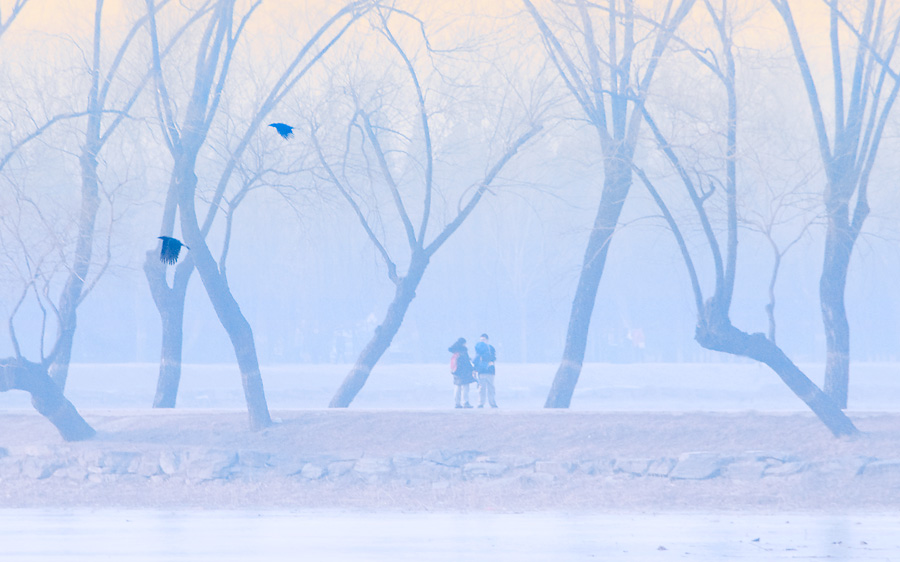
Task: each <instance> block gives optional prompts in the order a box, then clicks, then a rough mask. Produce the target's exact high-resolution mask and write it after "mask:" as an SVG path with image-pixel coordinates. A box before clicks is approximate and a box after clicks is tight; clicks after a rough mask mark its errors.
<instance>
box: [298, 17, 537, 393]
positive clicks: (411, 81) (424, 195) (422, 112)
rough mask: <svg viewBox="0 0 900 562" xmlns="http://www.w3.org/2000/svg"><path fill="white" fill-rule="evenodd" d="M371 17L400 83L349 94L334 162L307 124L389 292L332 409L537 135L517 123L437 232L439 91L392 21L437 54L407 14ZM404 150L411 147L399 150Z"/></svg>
mask: <svg viewBox="0 0 900 562" xmlns="http://www.w3.org/2000/svg"><path fill="white" fill-rule="evenodd" d="M377 16H378V17H377V21H376V22H375V23H374V25H375V28H376V30H377V32H378V33H379V34H380V36H381V38H382V39H383V40H384V41H386V42H387V46H388V52H389V53H390V54H391V55H392V56H394V57H396V60H397V61H398V62H399V66H400V68H401V69H402V70H401V72H402V73H404V74H405V80H406V83H405V84H404V85H403V86H402V87H400V88H398V87H397V85H396V84H391V85H389V86H385V87H384V88H376V90H377V93H376V95H375V96H374V99H375V102H373V107H368V106H367V105H366V103H365V100H362V99H361V96H359V95H358V94H357V93H355V92H351V97H352V98H353V104H354V109H353V110H352V115H351V116H350V118H349V124H348V126H347V128H346V135H345V137H344V140H343V142H342V143H341V144H342V145H343V147H345V149H344V150H343V154H342V156H341V157H340V158H341V160H340V162H339V164H335V163H333V160H334V158H333V157H330V155H329V154H327V153H326V149H325V148H324V147H323V145H322V143H321V139H320V136H321V131H320V129H319V127H318V126H316V125H315V124H314V125H313V127H312V140H313V143H314V145H315V147H316V151H317V153H318V156H319V160H320V163H321V168H322V171H323V174H324V177H325V178H326V179H327V181H329V182H331V183H332V184H333V185H335V186H336V187H337V189H338V190H339V191H340V193H341V195H342V196H343V198H344V199H345V200H346V202H347V204H348V205H349V206H350V208H351V209H352V210H353V212H354V213H355V215H356V217H357V219H358V220H359V224H360V225H361V226H362V228H363V230H364V231H365V233H366V236H367V237H368V238H369V240H370V241H371V243H372V245H373V246H374V248H375V249H376V251H377V252H378V255H379V256H380V257H381V259H382V260H383V261H384V264H385V266H386V268H387V274H388V278H389V279H390V280H391V282H392V283H393V284H394V287H395V292H394V297H393V299H392V301H391V303H390V305H389V306H388V308H387V312H386V313H385V316H384V319H383V320H382V322H381V324H380V325H378V326H377V327H376V328H375V333H374V334H373V335H372V337H371V339H370V340H369V341H368V343H367V344H366V345H365V347H364V348H363V349H362V351H361V352H360V354H359V356H358V358H357V360H356V363H355V364H354V366H353V368H352V369H351V370H350V372H349V373H348V374H347V376H346V377H345V379H344V381H343V383H342V384H341V386H340V388H338V390H337V391H336V392H335V394H334V396H333V397H332V399H331V402H330V403H329V407H332V408H345V407H348V406H349V405H350V403H351V402H352V401H353V399H354V398H355V397H356V395H357V394H358V393H359V391H360V390H361V389H362V387H363V385H364V384H365V382H366V380H367V379H368V377H369V374H370V373H371V371H372V368H373V367H374V366H375V364H376V363H377V362H378V360H379V359H380V358H381V357H382V355H383V354H384V352H385V351H386V350H387V349H388V347H389V346H390V345H391V342H392V341H393V338H394V336H395V335H396V334H397V331H398V330H399V329H400V326H401V324H402V322H403V319H404V317H405V315H406V312H407V310H408V309H409V306H410V304H411V303H412V301H413V299H414V298H415V295H416V289H417V288H418V286H419V283H420V282H421V280H422V277H423V275H424V274H425V270H426V268H427V267H428V264H429V262H430V260H431V259H432V257H433V256H434V255H435V253H436V252H437V251H438V250H439V249H440V248H441V246H443V244H444V243H445V242H446V241H447V240H448V239H449V238H450V237H451V236H452V235H453V234H454V233H455V232H456V231H457V230H458V229H459V227H460V226H461V225H462V224H463V223H464V222H465V221H466V219H467V218H469V216H471V214H472V211H473V210H474V209H475V208H476V206H477V205H478V203H479V201H480V200H481V199H482V197H483V196H484V195H485V193H486V192H487V191H488V190H489V189H490V187H491V185H492V183H493V182H494V181H495V180H496V179H497V177H498V176H499V175H500V173H501V172H502V171H503V169H504V168H505V167H506V165H507V164H508V163H509V162H510V160H512V158H513V157H514V156H515V155H516V153H517V152H518V151H519V150H520V149H522V148H523V147H524V146H525V145H526V144H527V143H528V142H529V141H530V140H531V139H532V138H533V137H535V135H537V134H538V132H539V131H540V130H541V127H540V126H539V125H535V124H532V123H527V122H526V123H521V124H520V126H519V127H518V131H515V132H512V131H511V132H510V137H508V138H509V140H508V141H507V142H506V144H505V147H504V148H503V151H502V154H501V155H500V156H499V157H497V158H496V159H495V160H493V162H492V163H491V164H490V166H489V167H488V168H487V170H486V171H485V174H484V176H483V177H481V178H480V179H479V180H477V181H476V183H474V184H473V185H470V186H469V187H468V188H465V189H464V191H463V194H462V195H461V196H460V198H459V201H458V204H457V207H456V209H455V211H451V216H450V217H448V220H447V222H446V223H445V224H443V225H439V226H437V227H436V228H435V226H434V224H435V223H436V222H437V220H435V219H433V217H434V215H435V214H436V211H437V210H438V205H437V203H436V200H437V201H440V200H441V199H445V198H446V197H447V191H446V190H442V189H441V187H440V185H441V184H442V183H444V182H441V181H440V179H436V178H435V172H436V157H435V152H436V149H435V146H434V142H433V133H432V113H433V111H434V110H433V109H431V108H430V107H429V104H428V101H427V100H428V99H430V98H437V97H439V94H438V93H437V92H432V93H431V95H430V96H428V95H426V92H427V91H428V90H427V82H426V81H425V80H424V79H423V78H424V72H423V70H422V69H421V68H420V67H421V66H424V63H423V61H421V60H418V59H417V58H416V57H413V56H410V54H409V52H410V50H408V49H406V48H404V47H403V46H401V40H400V39H398V37H397V36H395V32H394V30H393V26H394V21H393V20H392V18H398V19H399V18H402V19H407V20H408V21H409V20H411V21H412V22H413V25H414V26H415V27H417V28H419V29H420V32H421V35H422V43H423V45H424V46H425V51H426V53H427V56H428V57H429V60H433V59H432V57H434V56H435V53H434V51H433V50H432V49H431V47H430V45H429V40H428V37H427V35H426V34H425V24H424V22H422V21H421V20H419V19H418V18H416V17H415V16H414V15H413V14H410V13H408V12H404V11H400V10H392V9H387V8H379V9H378V10H377ZM396 90H404V91H406V92H410V91H411V92H412V103H410V104H409V107H410V109H409V112H408V113H407V112H405V111H404V110H405V109H406V107H402V105H404V104H401V103H398V102H394V103H395V105H390V104H386V103H385V102H384V97H386V94H385V92H386V91H396ZM496 110H497V113H503V112H504V111H506V108H501V107H498V108H496ZM513 128H515V127H513ZM522 129H524V131H523V130H522ZM404 131H405V132H404ZM411 131H414V132H411ZM410 146H412V148H405V149H401V148H398V147H410ZM354 147H358V148H356V151H358V152H354V150H353V149H354ZM353 156H356V157H357V158H358V159H360V160H362V161H363V162H364V164H363V165H362V168H363V170H364V172H363V174H362V177H361V178H359V179H358V180H356V181H354V178H353V177H351V176H350V175H349V174H348V173H347V172H346V171H347V169H348V168H351V169H352V168H353V165H352V162H351V158H352V157H353ZM370 158H371V160H373V161H374V168H375V169H372V168H370V167H369V166H368V162H369V161H370V160H369V159H370ZM376 169H377V172H376V171H375V170H376ZM398 169H399V170H401V171H402V170H407V171H409V170H417V171H419V172H420V174H421V175H417V177H416V179H415V180H410V179H406V180H405V181H404V179H403V178H401V177H400V175H399V174H398ZM437 172H438V173H440V170H439V169H437ZM379 176H380V177H379ZM446 183H447V184H450V185H452V184H453V183H454V182H453V181H452V180H451V179H449V178H448V179H447V180H446ZM377 188H383V189H384V190H385V193H384V194H382V195H383V196H382V197H379V194H378V193H376V190H377ZM382 198H383V199H387V200H389V202H385V203H384V207H386V208H391V209H392V213H395V215H394V216H395V217H396V219H397V220H398V221H399V223H400V225H401V230H402V235H401V236H402V237H403V239H404V240H405V249H404V251H403V254H405V255H402V259H403V260H404V261H406V262H407V266H406V272H405V273H402V272H401V271H400V267H402V265H401V266H400V267H398V263H402V262H400V259H401V254H400V252H397V251H394V250H392V248H391V245H390V244H389V243H388V242H386V241H385V239H384V237H385V234H384V224H383V223H384V222H386V221H387V210H386V209H385V208H382V206H381V205H380V204H379V199H382ZM417 215H418V216H417ZM431 231H434V234H431Z"/></svg>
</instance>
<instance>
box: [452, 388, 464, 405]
mask: <svg viewBox="0 0 900 562" xmlns="http://www.w3.org/2000/svg"><path fill="white" fill-rule="evenodd" d="M453 386H455V387H456V390H454V391H453V401H454V402H455V403H456V407H457V408H462V402H461V401H460V398H461V397H462V387H463V385H461V384H455V385H453Z"/></svg>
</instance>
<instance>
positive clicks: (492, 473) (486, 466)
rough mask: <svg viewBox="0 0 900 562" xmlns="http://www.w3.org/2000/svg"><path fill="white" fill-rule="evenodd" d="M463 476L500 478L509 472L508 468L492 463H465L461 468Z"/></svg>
mask: <svg viewBox="0 0 900 562" xmlns="http://www.w3.org/2000/svg"><path fill="white" fill-rule="evenodd" d="M462 469H463V474H465V475H466V476H469V477H478V476H486V477H489V478H494V477H497V476H501V475H503V474H504V473H506V471H508V470H509V466H507V465H505V464H502V463H499V462H492V461H479V462H470V463H466V464H465V465H463V467H462Z"/></svg>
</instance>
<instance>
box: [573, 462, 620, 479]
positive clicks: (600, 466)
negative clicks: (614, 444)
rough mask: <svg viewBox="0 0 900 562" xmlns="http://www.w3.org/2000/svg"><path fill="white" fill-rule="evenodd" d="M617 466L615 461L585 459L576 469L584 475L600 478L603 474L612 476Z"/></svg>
mask: <svg viewBox="0 0 900 562" xmlns="http://www.w3.org/2000/svg"><path fill="white" fill-rule="evenodd" d="M615 464H616V461H615V459H585V460H581V461H578V465H577V467H576V469H577V470H578V471H579V472H582V473H584V474H589V475H591V476H598V475H601V474H612V472H613V466H614V465H615Z"/></svg>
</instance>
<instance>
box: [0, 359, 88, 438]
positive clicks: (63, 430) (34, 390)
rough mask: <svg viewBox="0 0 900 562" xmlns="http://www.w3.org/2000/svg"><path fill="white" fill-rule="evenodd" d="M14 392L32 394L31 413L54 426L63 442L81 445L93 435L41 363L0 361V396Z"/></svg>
mask: <svg viewBox="0 0 900 562" xmlns="http://www.w3.org/2000/svg"><path fill="white" fill-rule="evenodd" d="M13 389H16V390H24V391H25V392H28V393H29V394H31V403H32V404H33V405H34V409H35V410H37V411H38V412H40V413H41V415H43V416H44V417H45V418H47V419H48V420H49V421H50V423H52V424H53V425H54V426H56V429H57V430H58V431H59V434H60V435H61V436H62V438H63V439H65V440H66V441H83V440H85V439H90V438H91V437H93V436H94V435H95V434H96V432H95V431H94V428H92V427H91V426H90V424H88V423H87V422H86V421H85V420H84V418H82V417H81V414H79V413H78V410H76V409H75V406H73V405H72V403H71V402H69V400H68V399H67V398H66V397H65V396H63V393H62V390H61V389H60V388H59V386H58V385H57V384H56V383H55V382H53V379H51V378H50V375H49V374H47V368H46V367H45V366H43V365H41V364H40V363H32V362H31V361H28V360H26V359H22V358H18V359H16V358H9V359H3V360H0V392H6V391H8V390H13Z"/></svg>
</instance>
